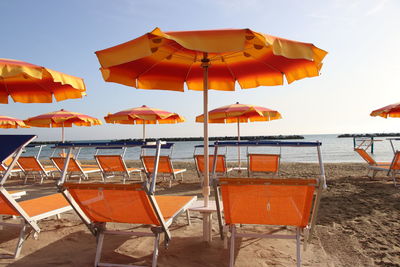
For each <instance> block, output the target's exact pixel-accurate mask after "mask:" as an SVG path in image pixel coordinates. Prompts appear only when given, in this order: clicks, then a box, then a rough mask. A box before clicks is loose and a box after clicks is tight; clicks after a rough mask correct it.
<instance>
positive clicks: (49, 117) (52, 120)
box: [24, 109, 103, 142]
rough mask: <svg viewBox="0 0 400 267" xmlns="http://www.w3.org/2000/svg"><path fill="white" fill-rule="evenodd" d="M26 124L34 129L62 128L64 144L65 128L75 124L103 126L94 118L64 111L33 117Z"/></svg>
mask: <svg viewBox="0 0 400 267" xmlns="http://www.w3.org/2000/svg"><path fill="white" fill-rule="evenodd" d="M24 122H25V123H26V124H27V125H29V126H34V127H46V128H50V127H51V128H56V127H62V136H61V139H62V142H64V127H72V125H73V124H74V125H76V126H92V125H101V124H103V123H102V122H101V120H99V119H96V118H94V117H91V116H88V115H84V114H81V113H77V112H71V111H67V110H64V109H61V110H59V111H54V112H49V113H45V114H42V115H38V116H36V117H31V118H28V119H26V120H24Z"/></svg>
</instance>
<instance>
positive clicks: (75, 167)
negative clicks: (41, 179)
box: [50, 157, 83, 172]
mask: <svg viewBox="0 0 400 267" xmlns="http://www.w3.org/2000/svg"><path fill="white" fill-rule="evenodd" d="M50 159H51V161H52V162H53V163H54V165H55V166H56V167H57V169H59V170H60V171H62V170H63V169H64V164H65V158H64V157H52V158H50ZM67 171H68V172H83V170H82V168H81V165H80V164H79V162H78V161H77V160H76V159H74V158H70V159H69V164H68V169H67Z"/></svg>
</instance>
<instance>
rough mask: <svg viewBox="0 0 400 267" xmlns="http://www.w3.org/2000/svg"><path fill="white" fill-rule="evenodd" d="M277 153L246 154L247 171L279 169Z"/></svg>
mask: <svg viewBox="0 0 400 267" xmlns="http://www.w3.org/2000/svg"><path fill="white" fill-rule="evenodd" d="M279 159H280V155H279V154H248V155H247V161H248V162H247V165H248V166H247V167H248V170H249V172H250V173H251V172H273V173H277V172H278V171H279Z"/></svg>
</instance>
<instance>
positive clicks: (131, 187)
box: [61, 183, 196, 267]
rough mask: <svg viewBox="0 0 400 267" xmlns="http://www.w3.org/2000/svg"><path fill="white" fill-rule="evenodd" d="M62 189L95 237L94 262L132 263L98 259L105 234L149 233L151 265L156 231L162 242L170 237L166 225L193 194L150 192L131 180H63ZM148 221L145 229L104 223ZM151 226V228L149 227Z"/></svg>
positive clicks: (154, 256)
mask: <svg viewBox="0 0 400 267" xmlns="http://www.w3.org/2000/svg"><path fill="white" fill-rule="evenodd" d="M61 190H62V193H63V194H64V196H65V197H66V198H67V199H68V200H69V201H70V203H71V205H72V206H73V208H74V209H75V211H76V212H77V213H78V215H79V217H80V218H81V219H82V221H83V222H84V223H85V224H86V225H87V227H88V228H89V230H90V231H91V232H92V234H93V235H94V236H96V240H97V249H96V256H95V264H94V266H135V265H123V264H112V263H102V262H100V258H101V251H102V246H103V241H104V236H105V234H111V235H112V234H114V235H121V234H122V235H130V236H152V237H154V251H153V260H152V266H153V267H155V266H157V256H158V246H159V240H160V234H162V233H164V235H165V242H167V243H168V241H169V240H170V239H171V233H170V232H169V226H170V225H171V223H172V221H173V220H174V219H175V218H176V217H177V216H178V215H179V214H181V213H182V212H184V211H186V210H187V209H188V208H189V207H190V206H191V205H192V203H193V202H194V201H195V200H196V197H191V196H154V195H152V194H150V193H149V191H148V190H147V187H146V183H133V184H74V183H65V184H63V185H62V187H61ZM112 222H113V223H125V224H144V225H151V226H152V227H151V228H147V229H148V230H149V231H146V232H136V231H135V232H128V231H118V230H108V229H107V223H112ZM150 230H151V231H150Z"/></svg>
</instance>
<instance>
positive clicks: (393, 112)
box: [370, 103, 400, 118]
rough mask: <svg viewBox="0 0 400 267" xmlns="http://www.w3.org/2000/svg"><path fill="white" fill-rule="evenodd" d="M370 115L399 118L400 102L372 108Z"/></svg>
mask: <svg viewBox="0 0 400 267" xmlns="http://www.w3.org/2000/svg"><path fill="white" fill-rule="evenodd" d="M370 116H373V117H375V116H380V117H382V118H387V117H392V118H400V103H395V104H392V105H388V106H385V107H383V108H380V109H377V110H374V111H372V112H371V114H370Z"/></svg>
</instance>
